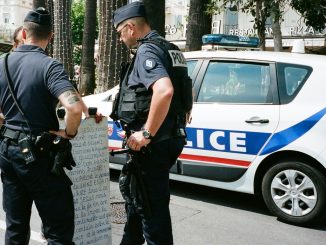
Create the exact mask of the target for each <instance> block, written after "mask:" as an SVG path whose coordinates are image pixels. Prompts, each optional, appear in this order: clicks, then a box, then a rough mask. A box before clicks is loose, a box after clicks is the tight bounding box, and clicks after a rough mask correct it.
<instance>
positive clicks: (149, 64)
mask: <svg viewBox="0 0 326 245" xmlns="http://www.w3.org/2000/svg"><path fill="white" fill-rule="evenodd" d="M156 37H160V36H159V34H158V33H157V32H156V31H151V32H150V33H149V34H147V35H146V36H145V38H156ZM168 62H169V61H168V57H167V56H166V54H165V53H164V51H163V50H162V49H161V48H159V47H157V46H156V45H155V44H151V43H144V44H141V45H140V46H139V48H138V50H137V54H136V58H135V63H134V68H133V70H132V72H131V74H130V76H129V79H128V86H129V87H132V86H136V85H139V84H142V85H144V86H145V87H146V88H149V87H150V86H151V85H152V84H153V83H154V82H156V81H157V80H159V79H161V78H164V77H169V74H168V71H167V69H166V67H168Z"/></svg>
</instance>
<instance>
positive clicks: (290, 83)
mask: <svg viewBox="0 0 326 245" xmlns="http://www.w3.org/2000/svg"><path fill="white" fill-rule="evenodd" d="M277 70H278V74H277V76H278V80H279V93H280V99H281V103H282V104H286V103H289V102H290V101H292V100H293V99H294V98H295V96H296V95H297V94H298V92H299V91H300V89H301V88H302V86H303V84H304V83H305V81H306V80H307V79H308V77H309V75H310V74H311V72H312V68H311V67H308V66H301V65H294V64H284V63H279V64H278V65H277Z"/></svg>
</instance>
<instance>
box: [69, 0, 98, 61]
mask: <svg viewBox="0 0 326 245" xmlns="http://www.w3.org/2000/svg"><path fill="white" fill-rule="evenodd" d="M94 1H95V0H94ZM85 11H86V10H85V1H84V0H73V3H72V11H71V29H72V45H73V61H74V64H78V65H80V63H81V45H82V42H83V33H84V18H85ZM95 36H96V38H97V37H98V20H97V21H96V34H95Z"/></svg>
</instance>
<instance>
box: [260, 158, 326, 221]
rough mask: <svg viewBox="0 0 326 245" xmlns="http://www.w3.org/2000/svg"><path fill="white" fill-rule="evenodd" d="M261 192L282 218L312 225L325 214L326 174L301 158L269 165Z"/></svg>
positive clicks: (275, 212)
mask: <svg viewBox="0 0 326 245" xmlns="http://www.w3.org/2000/svg"><path fill="white" fill-rule="evenodd" d="M262 194H263V198H264V201H265V203H266V205H267V207H268V208H269V209H270V211H271V212H272V213H273V214H274V215H276V216H277V217H278V218H279V219H281V220H283V221H285V222H287V223H292V224H297V225H311V224H315V223H318V222H320V221H321V220H323V219H325V218H326V209H325V206H326V177H325V176H324V175H323V174H322V173H321V172H320V171H319V170H317V169H315V168H313V167H311V166H309V165H308V164H306V163H304V162H301V161H284V162H280V163H278V164H276V165H274V166H273V167H272V168H270V169H269V170H268V171H267V172H266V174H265V176H264V178H263V181H262Z"/></svg>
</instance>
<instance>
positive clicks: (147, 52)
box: [110, 2, 192, 245]
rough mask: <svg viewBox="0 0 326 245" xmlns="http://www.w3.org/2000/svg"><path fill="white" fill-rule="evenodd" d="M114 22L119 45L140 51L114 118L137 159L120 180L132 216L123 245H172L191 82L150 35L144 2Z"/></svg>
mask: <svg viewBox="0 0 326 245" xmlns="http://www.w3.org/2000/svg"><path fill="white" fill-rule="evenodd" d="M113 21H114V26H115V28H116V30H117V33H118V35H119V36H120V41H122V42H124V44H125V45H126V46H127V47H128V48H129V49H135V48H137V51H136V53H135V54H134V57H133V59H132V61H131V64H129V65H127V66H124V69H122V70H123V71H124V75H122V76H121V81H120V92H119V94H118V95H117V97H116V99H115V104H114V106H113V110H112V113H111V115H110V116H111V118H113V120H115V121H119V122H120V125H121V126H122V127H123V129H124V130H125V131H126V135H127V139H126V145H127V147H128V148H129V149H130V152H131V155H132V158H131V161H129V162H128V164H127V165H125V166H124V169H123V174H124V175H123V176H122V177H121V178H120V179H121V182H120V187H122V188H120V190H121V191H122V194H123V197H124V198H125V200H126V213H127V223H126V225H125V228H124V234H123V237H122V241H121V245H127V244H132V245H137V244H143V243H144V237H145V239H146V241H147V244H164V245H169V244H173V236H172V226H171V217H170V211H169V201H170V190H169V169H170V168H171V166H172V165H173V164H174V163H175V162H176V160H177V157H178V156H179V155H180V153H181V151H182V149H183V147H184V145H185V137H186V134H185V125H186V114H187V113H188V112H189V111H190V110H191V106H192V89H191V79H190V78H189V77H188V74H187V66H186V63H185V59H184V57H183V54H182V53H181V52H180V50H179V49H178V48H177V47H176V46H174V45H173V44H171V43H169V42H167V41H166V40H165V39H163V38H162V37H161V36H159V34H158V33H157V32H156V31H154V30H153V31H152V30H151V28H150V26H149V24H148V21H147V16H146V11H145V6H144V4H143V3H142V2H133V3H130V4H128V5H125V6H123V7H121V8H119V9H117V10H116V11H115V12H114V14H113ZM126 166H127V167H126ZM129 186H131V188H129Z"/></svg>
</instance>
